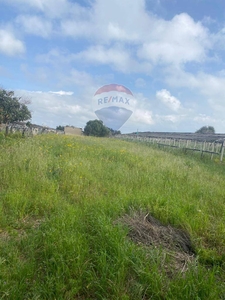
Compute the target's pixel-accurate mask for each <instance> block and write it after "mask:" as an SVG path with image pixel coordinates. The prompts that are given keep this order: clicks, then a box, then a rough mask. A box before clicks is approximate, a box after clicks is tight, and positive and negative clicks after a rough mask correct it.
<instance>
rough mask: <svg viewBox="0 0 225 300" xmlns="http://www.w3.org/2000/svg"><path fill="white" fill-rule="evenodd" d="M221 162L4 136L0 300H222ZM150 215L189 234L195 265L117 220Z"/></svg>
mask: <svg viewBox="0 0 225 300" xmlns="http://www.w3.org/2000/svg"><path fill="white" fill-rule="evenodd" d="M224 180H225V172H224V165H221V164H218V163H216V162H211V161H209V160H203V161H202V160H200V159H199V160H198V159H196V158H191V156H183V155H180V154H179V153H174V152H171V153H170V152H165V151H161V150H158V149H154V148H151V147H149V146H146V145H141V144H135V143H129V142H124V141H118V140H114V139H98V138H90V137H77V138H75V137H67V136H55V135H43V136H37V137H35V138H27V139H24V138H23V139H22V138H13V137H9V138H4V136H2V137H1V136H0V299H57V300H58V299H124V300H127V299H134V300H137V299H207V300H208V299H213V300H214V299H225V283H224V278H225V263H224V262H225V255H224V253H225V188H224ZM140 210H142V211H145V212H146V213H150V214H152V215H153V216H154V217H155V218H157V219H159V220H160V221H161V222H162V223H163V224H170V225H171V226H174V227H176V228H181V229H184V230H185V231H187V232H189V234H190V236H191V240H192V243H193V246H194V249H195V252H196V260H195V263H192V264H190V266H189V268H188V271H187V272H185V273H181V272H178V273H174V275H173V276H168V274H167V272H166V270H165V269H164V265H163V261H164V260H165V257H164V253H163V250H162V249H159V248H154V247H144V246H141V245H138V244H135V243H133V242H132V241H131V240H130V239H129V238H128V237H127V234H128V228H127V227H126V226H125V225H123V224H121V223H120V222H118V220H119V219H120V218H121V217H122V216H124V215H125V214H132V213H133V212H135V211H140Z"/></svg>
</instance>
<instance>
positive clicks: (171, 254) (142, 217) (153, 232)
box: [119, 212, 195, 276]
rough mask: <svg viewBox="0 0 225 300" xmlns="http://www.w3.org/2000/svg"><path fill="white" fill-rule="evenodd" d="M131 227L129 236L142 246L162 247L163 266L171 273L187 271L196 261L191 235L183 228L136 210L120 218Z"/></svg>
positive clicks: (121, 221)
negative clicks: (165, 223) (164, 222)
mask: <svg viewBox="0 0 225 300" xmlns="http://www.w3.org/2000/svg"><path fill="white" fill-rule="evenodd" d="M119 222H120V223H123V224H125V225H126V226H128V228H129V233H128V236H129V238H130V239H131V240H132V241H133V242H135V243H137V244H138V245H140V246H142V247H143V246H145V247H149V248H150V249H151V248H152V249H153V248H154V249H160V250H161V251H162V253H163V260H162V262H161V267H162V268H163V269H164V271H165V272H166V273H167V274H168V275H169V276H173V274H175V273H177V272H181V273H185V272H186V271H187V270H188V265H189V264H190V263H191V264H193V263H195V251H194V249H193V247H192V243H191V240H190V236H189V234H188V233H187V232H185V231H184V230H181V229H177V228H174V227H172V226H171V225H163V224H162V223H161V222H160V221H159V220H157V219H156V218H154V217H153V216H151V215H150V214H149V213H147V214H146V213H143V212H138V213H137V212H136V213H134V214H132V215H125V216H123V217H122V218H120V220H119Z"/></svg>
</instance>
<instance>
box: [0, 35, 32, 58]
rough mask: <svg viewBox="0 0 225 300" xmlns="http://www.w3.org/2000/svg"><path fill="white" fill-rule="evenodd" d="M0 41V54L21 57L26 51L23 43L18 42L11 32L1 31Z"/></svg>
mask: <svg viewBox="0 0 225 300" xmlns="http://www.w3.org/2000/svg"><path fill="white" fill-rule="evenodd" d="M0 41H1V42H0V52H2V53H3V54H5V55H9V56H15V55H21V54H23V53H25V51H26V49H25V46H24V44H23V42H21V41H20V40H18V39H17V38H16V37H15V36H14V35H13V33H11V32H10V31H7V30H4V29H0Z"/></svg>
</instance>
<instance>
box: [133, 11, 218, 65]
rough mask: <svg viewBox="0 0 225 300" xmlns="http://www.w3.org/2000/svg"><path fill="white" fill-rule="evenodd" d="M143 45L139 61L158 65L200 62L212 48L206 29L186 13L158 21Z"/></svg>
mask: <svg viewBox="0 0 225 300" xmlns="http://www.w3.org/2000/svg"><path fill="white" fill-rule="evenodd" d="M143 42H144V44H143V47H141V48H140V50H139V51H138V54H139V57H141V58H145V59H148V60H150V61H151V62H153V63H155V64H157V63H164V64H171V63H173V64H181V63H186V62H189V61H197V62H201V61H203V60H205V59H206V57H207V50H208V49H209V48H210V47H212V45H211V44H212V43H211V42H210V36H209V33H208V31H207V29H206V28H205V27H204V26H203V25H202V24H201V23H199V22H198V23H196V22H194V20H193V19H192V18H191V17H190V16H189V15H187V14H185V13H183V14H180V15H176V16H175V17H174V18H173V19H172V20H171V21H165V20H162V19H158V20H156V21H155V24H154V27H152V28H151V29H150V31H149V34H148V35H147V36H146V39H145V41H143Z"/></svg>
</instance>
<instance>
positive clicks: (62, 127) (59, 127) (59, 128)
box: [56, 125, 64, 131]
mask: <svg viewBox="0 0 225 300" xmlns="http://www.w3.org/2000/svg"><path fill="white" fill-rule="evenodd" d="M56 130H60V131H64V126H61V125H59V126H56Z"/></svg>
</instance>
